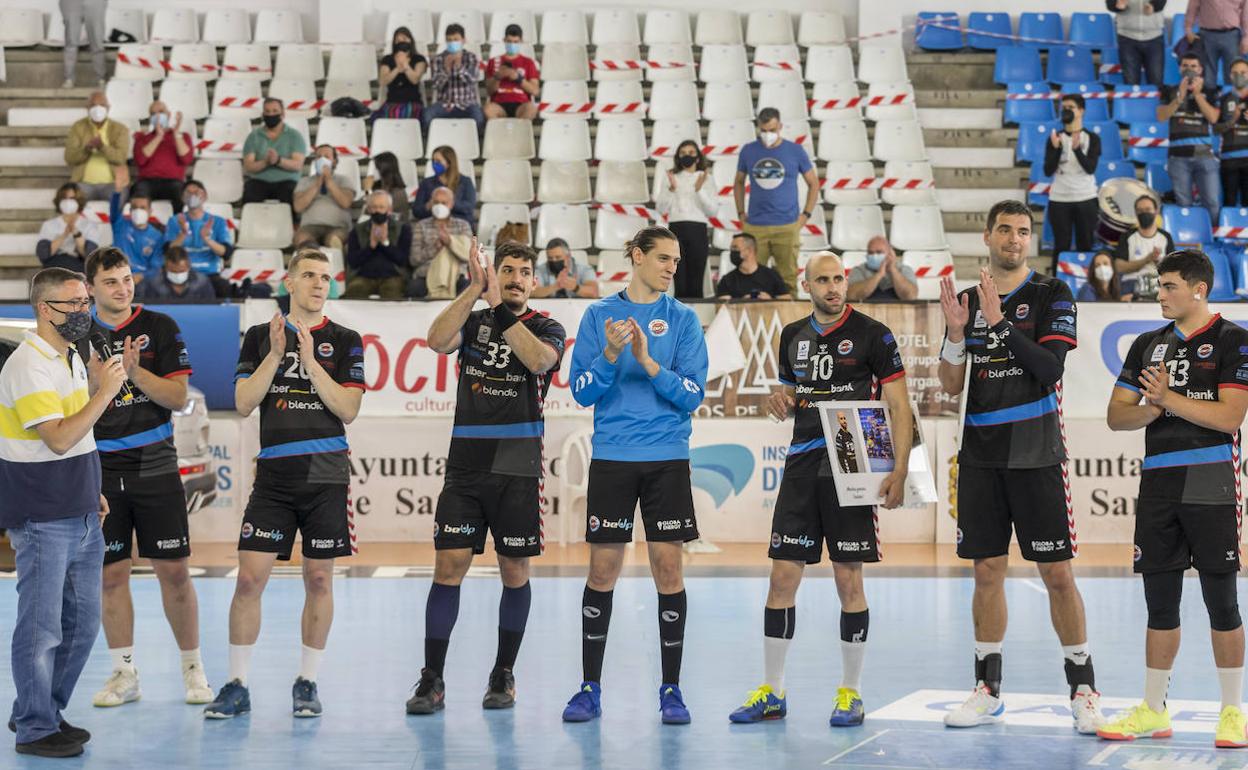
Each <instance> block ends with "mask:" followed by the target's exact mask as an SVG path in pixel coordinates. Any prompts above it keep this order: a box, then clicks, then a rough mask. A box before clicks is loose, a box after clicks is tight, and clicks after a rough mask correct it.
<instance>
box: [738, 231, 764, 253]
mask: <svg viewBox="0 0 1248 770" xmlns="http://www.w3.org/2000/svg"><path fill="white" fill-rule="evenodd" d="M732 237H733V238H740V239H741V240H743V241H745V242H746V243H748V244H750V248H751V249H754V253H756V254H757V253H758V239H757V238H755V237H754V236H752V235H750V234H749V233H733V234H732Z"/></svg>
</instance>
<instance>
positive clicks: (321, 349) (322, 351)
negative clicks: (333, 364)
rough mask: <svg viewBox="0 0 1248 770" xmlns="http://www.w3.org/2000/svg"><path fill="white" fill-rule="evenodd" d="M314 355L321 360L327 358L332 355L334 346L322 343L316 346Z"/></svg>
mask: <svg viewBox="0 0 1248 770" xmlns="http://www.w3.org/2000/svg"><path fill="white" fill-rule="evenodd" d="M316 354H317V355H318V356H320V357H321V358H329V357H330V356H332V355H333V354H334V345H333V343H330V342H322V343H321V344H319V345H317V346H316Z"/></svg>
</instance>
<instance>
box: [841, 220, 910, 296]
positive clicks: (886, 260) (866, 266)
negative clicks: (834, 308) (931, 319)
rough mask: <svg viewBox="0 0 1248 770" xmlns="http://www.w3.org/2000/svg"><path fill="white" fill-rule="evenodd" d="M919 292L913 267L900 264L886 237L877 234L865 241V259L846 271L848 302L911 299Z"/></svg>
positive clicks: (899, 259)
mask: <svg viewBox="0 0 1248 770" xmlns="http://www.w3.org/2000/svg"><path fill="white" fill-rule="evenodd" d="M918 296H919V284H918V282H917V281H916V279H915V276H914V269H913V268H911V267H910V266H909V265H905V264H902V261H901V258H900V257H898V256H897V252H895V251H893V247H892V244H890V243H889V242H888V239H887V238H885V237H884V236H882V235H877V236H875V237H874V238H872V239H871V240H870V241H868V242H867V261H866V262H864V263H863V264H861V265H858V266H857V267H855V268H854V269H853V270H850V271H849V290H848V292H847V294H846V299H848V300H849V301H851V302H862V301H864V300H871V301H875V300H888V299H904V300H911V299H915V298H916V297H918Z"/></svg>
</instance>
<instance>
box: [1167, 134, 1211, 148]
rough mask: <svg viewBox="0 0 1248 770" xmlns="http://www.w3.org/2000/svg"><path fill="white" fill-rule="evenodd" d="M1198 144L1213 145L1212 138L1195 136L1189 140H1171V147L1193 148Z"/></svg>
mask: <svg viewBox="0 0 1248 770" xmlns="http://www.w3.org/2000/svg"><path fill="white" fill-rule="evenodd" d="M1197 144H1213V137H1212V136H1193V137H1189V138H1187V139H1171V140H1170V146H1171V147H1191V146H1194V145H1197Z"/></svg>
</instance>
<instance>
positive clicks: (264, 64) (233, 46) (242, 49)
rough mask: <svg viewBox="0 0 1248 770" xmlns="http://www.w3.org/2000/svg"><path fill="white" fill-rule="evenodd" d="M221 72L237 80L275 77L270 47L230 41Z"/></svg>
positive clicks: (226, 48) (224, 75)
mask: <svg viewBox="0 0 1248 770" xmlns="http://www.w3.org/2000/svg"><path fill="white" fill-rule="evenodd" d="M221 74H222V76H223V77H227V78H234V79H235V80H268V79H269V78H271V77H273V57H272V56H271V55H270V54H269V47H268V46H267V45H259V44H257V43H230V44H229V45H227V46H226V47H225V57H224V59H223V60H222V64H221Z"/></svg>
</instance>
